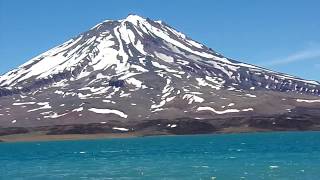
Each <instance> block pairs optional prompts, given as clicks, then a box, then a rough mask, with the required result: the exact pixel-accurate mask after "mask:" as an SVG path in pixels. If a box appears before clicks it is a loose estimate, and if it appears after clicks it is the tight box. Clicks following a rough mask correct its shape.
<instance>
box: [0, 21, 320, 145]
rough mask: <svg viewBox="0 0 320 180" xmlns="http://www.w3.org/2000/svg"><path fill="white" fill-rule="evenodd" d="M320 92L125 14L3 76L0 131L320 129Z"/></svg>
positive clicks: (314, 85) (317, 87) (307, 83)
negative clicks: (121, 18)
mask: <svg viewBox="0 0 320 180" xmlns="http://www.w3.org/2000/svg"><path fill="white" fill-rule="evenodd" d="M319 95H320V84H319V82H316V81H310V80H304V79H301V78H298V77H294V76H291V75H287V74H283V73H278V72H274V71H271V70H268V69H264V68H261V67H258V66H254V65H250V64H246V63H242V62H238V61H235V60H232V59H229V58H227V57H225V56H224V55H221V54H219V53H217V52H215V51H214V50H212V49H211V48H208V47H206V46H205V45H203V44H201V43H199V42H196V41H194V40H192V39H191V38H189V37H187V36H186V35H184V34H183V33H181V32H179V31H177V30H175V29H174V28H172V27H170V26H169V25H167V24H166V23H164V22H162V21H152V20H150V19H148V18H146V19H145V18H142V17H140V16H137V15H129V16H128V17H127V18H125V19H123V20H118V21H113V20H107V21H104V22H102V23H100V24H98V25H96V26H94V27H93V28H91V29H90V30H89V31H87V32H84V33H82V34H80V35H78V36H76V37H74V38H72V39H71V40H69V41H67V42H65V43H63V44H61V45H59V46H57V47H55V48H53V49H51V50H49V51H47V52H45V53H43V54H40V55H39V56H37V57H35V58H33V59H31V60H29V61H28V62H26V63H25V64H23V65H21V66H19V67H18V68H16V69H14V70H11V71H10V72H8V73H6V74H4V75H2V76H0V135H9V134H20V133H33V132H41V133H44V134H95V133H133V134H139V135H150V134H195V133H214V132H247V131H269V130H319V129H320V128H319V127H320V98H319ZM0 139H1V136H0Z"/></svg>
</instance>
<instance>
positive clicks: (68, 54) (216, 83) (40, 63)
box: [0, 15, 320, 96]
mask: <svg viewBox="0 0 320 180" xmlns="http://www.w3.org/2000/svg"><path fill="white" fill-rule="evenodd" d="M138 75H140V76H139V77H141V76H142V75H147V76H148V78H151V77H152V76H160V77H161V78H163V79H164V81H166V79H177V78H178V79H179V81H181V82H189V83H190V82H193V81H194V82H195V83H198V82H200V83H199V84H197V85H200V86H201V85H203V86H206V85H208V86H211V87H212V88H215V89H220V88H230V87H232V88H235V89H240V90H246V89H247V90H249V89H256V90H257V89H266V90H277V91H297V92H305V93H311V94H319V93H320V90H319V89H320V88H319V83H318V82H315V81H307V80H303V79H300V78H296V77H293V76H289V75H286V74H281V73H277V72H272V71H270V70H267V69H263V68H260V67H257V66H253V65H249V64H245V63H240V62H237V61H234V60H231V59H228V58H226V57H224V56H222V55H220V54H219V53H216V52H215V51H213V50H211V49H210V48H207V47H206V46H204V45H203V44H200V43H198V42H196V41H194V40H192V39H190V38H188V37H187V36H186V35H184V34H183V33H181V32H179V31H177V30H175V29H173V28H172V27H170V26H168V25H167V24H166V23H164V22H162V21H152V20H150V19H148V18H142V17H140V16H137V15H129V16H128V17H127V18H125V19H122V20H118V21H112V20H107V21H104V22H102V23H100V24H97V25H96V26H94V27H93V28H91V29H90V30H89V31H87V32H84V33H82V34H80V35H79V36H77V37H75V38H73V39H71V40H69V41H67V42H65V43H63V44H62V45H59V46H57V47H55V48H53V49H51V50H49V51H47V52H45V53H43V54H41V55H39V56H37V57H35V58H33V59H31V60H30V61H28V62H26V63H25V64H23V65H21V66H20V67H18V68H17V69H14V70H12V71H10V72H8V73H6V74H4V75H3V76H1V77H0V88H1V87H2V90H1V89H0V96H3V95H8V94H16V93H20V92H29V91H34V90H36V89H38V88H41V87H45V86H51V85H53V84H58V83H60V84H59V85H60V86H67V85H68V84H70V83H71V82H75V81H78V80H82V81H81V82H82V83H83V82H87V83H91V81H92V80H93V79H92V78H94V77H95V78H100V79H105V80H106V81H110V80H111V79H120V80H125V81H128V82H133V80H132V78H133V77H138ZM130 78H131V79H130ZM155 78H156V77H155ZM136 79H137V78H136ZM137 81H139V80H137ZM137 81H136V83H135V85H137V84H139V83H137ZM140 81H141V80H140Z"/></svg>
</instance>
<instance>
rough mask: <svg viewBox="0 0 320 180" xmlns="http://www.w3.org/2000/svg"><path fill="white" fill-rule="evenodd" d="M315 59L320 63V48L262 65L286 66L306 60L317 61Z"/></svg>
mask: <svg viewBox="0 0 320 180" xmlns="http://www.w3.org/2000/svg"><path fill="white" fill-rule="evenodd" d="M315 58H319V61H320V48H312V49H305V50H301V51H298V52H295V53H293V54H289V55H288V56H286V57H282V58H275V59H273V60H270V61H267V62H263V63H261V65H263V66H277V65H285V64H290V63H293V62H299V61H304V60H308V59H315ZM319 65H320V64H319Z"/></svg>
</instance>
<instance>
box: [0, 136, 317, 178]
mask: <svg viewBox="0 0 320 180" xmlns="http://www.w3.org/2000/svg"><path fill="white" fill-rule="evenodd" d="M0 164H1V166H0V179H1V180H2V179H3V180H11V179H13V180H15V179H30V180H33V179H37V180H47V179H48V180H51V179H52V180H55V179H67V180H73V179H75V180H76V179H94V180H99V179H216V180H220V179H223V180H233V179H252V180H257V179H276V180H278V179H279V180H281V179H283V180H284V179H288V180H292V179H303V180H309V179H310V180H317V179H320V132H274V133H249V134H222V135H193V136H158V137H143V138H126V139H104V140H82V141H51V142H26V143H0Z"/></svg>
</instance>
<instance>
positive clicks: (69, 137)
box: [0, 129, 318, 143]
mask: <svg viewBox="0 0 320 180" xmlns="http://www.w3.org/2000/svg"><path fill="white" fill-rule="evenodd" d="M311 131H315V132H317V131H318V130H276V131H275V130H266V129H255V130H251V131H236V130H235V131H230V130H229V129H225V130H222V131H216V132H212V133H201V134H170V133H164V132H157V133H155V132H154V133H145V132H128V133H97V134H59V135H47V134H41V133H26V134H12V135H4V136H0V143H15V142H46V141H73V140H96V139H123V138H138V137H149V136H183V135H221V134H242V133H268V132H269V133H272V132H311Z"/></svg>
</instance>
